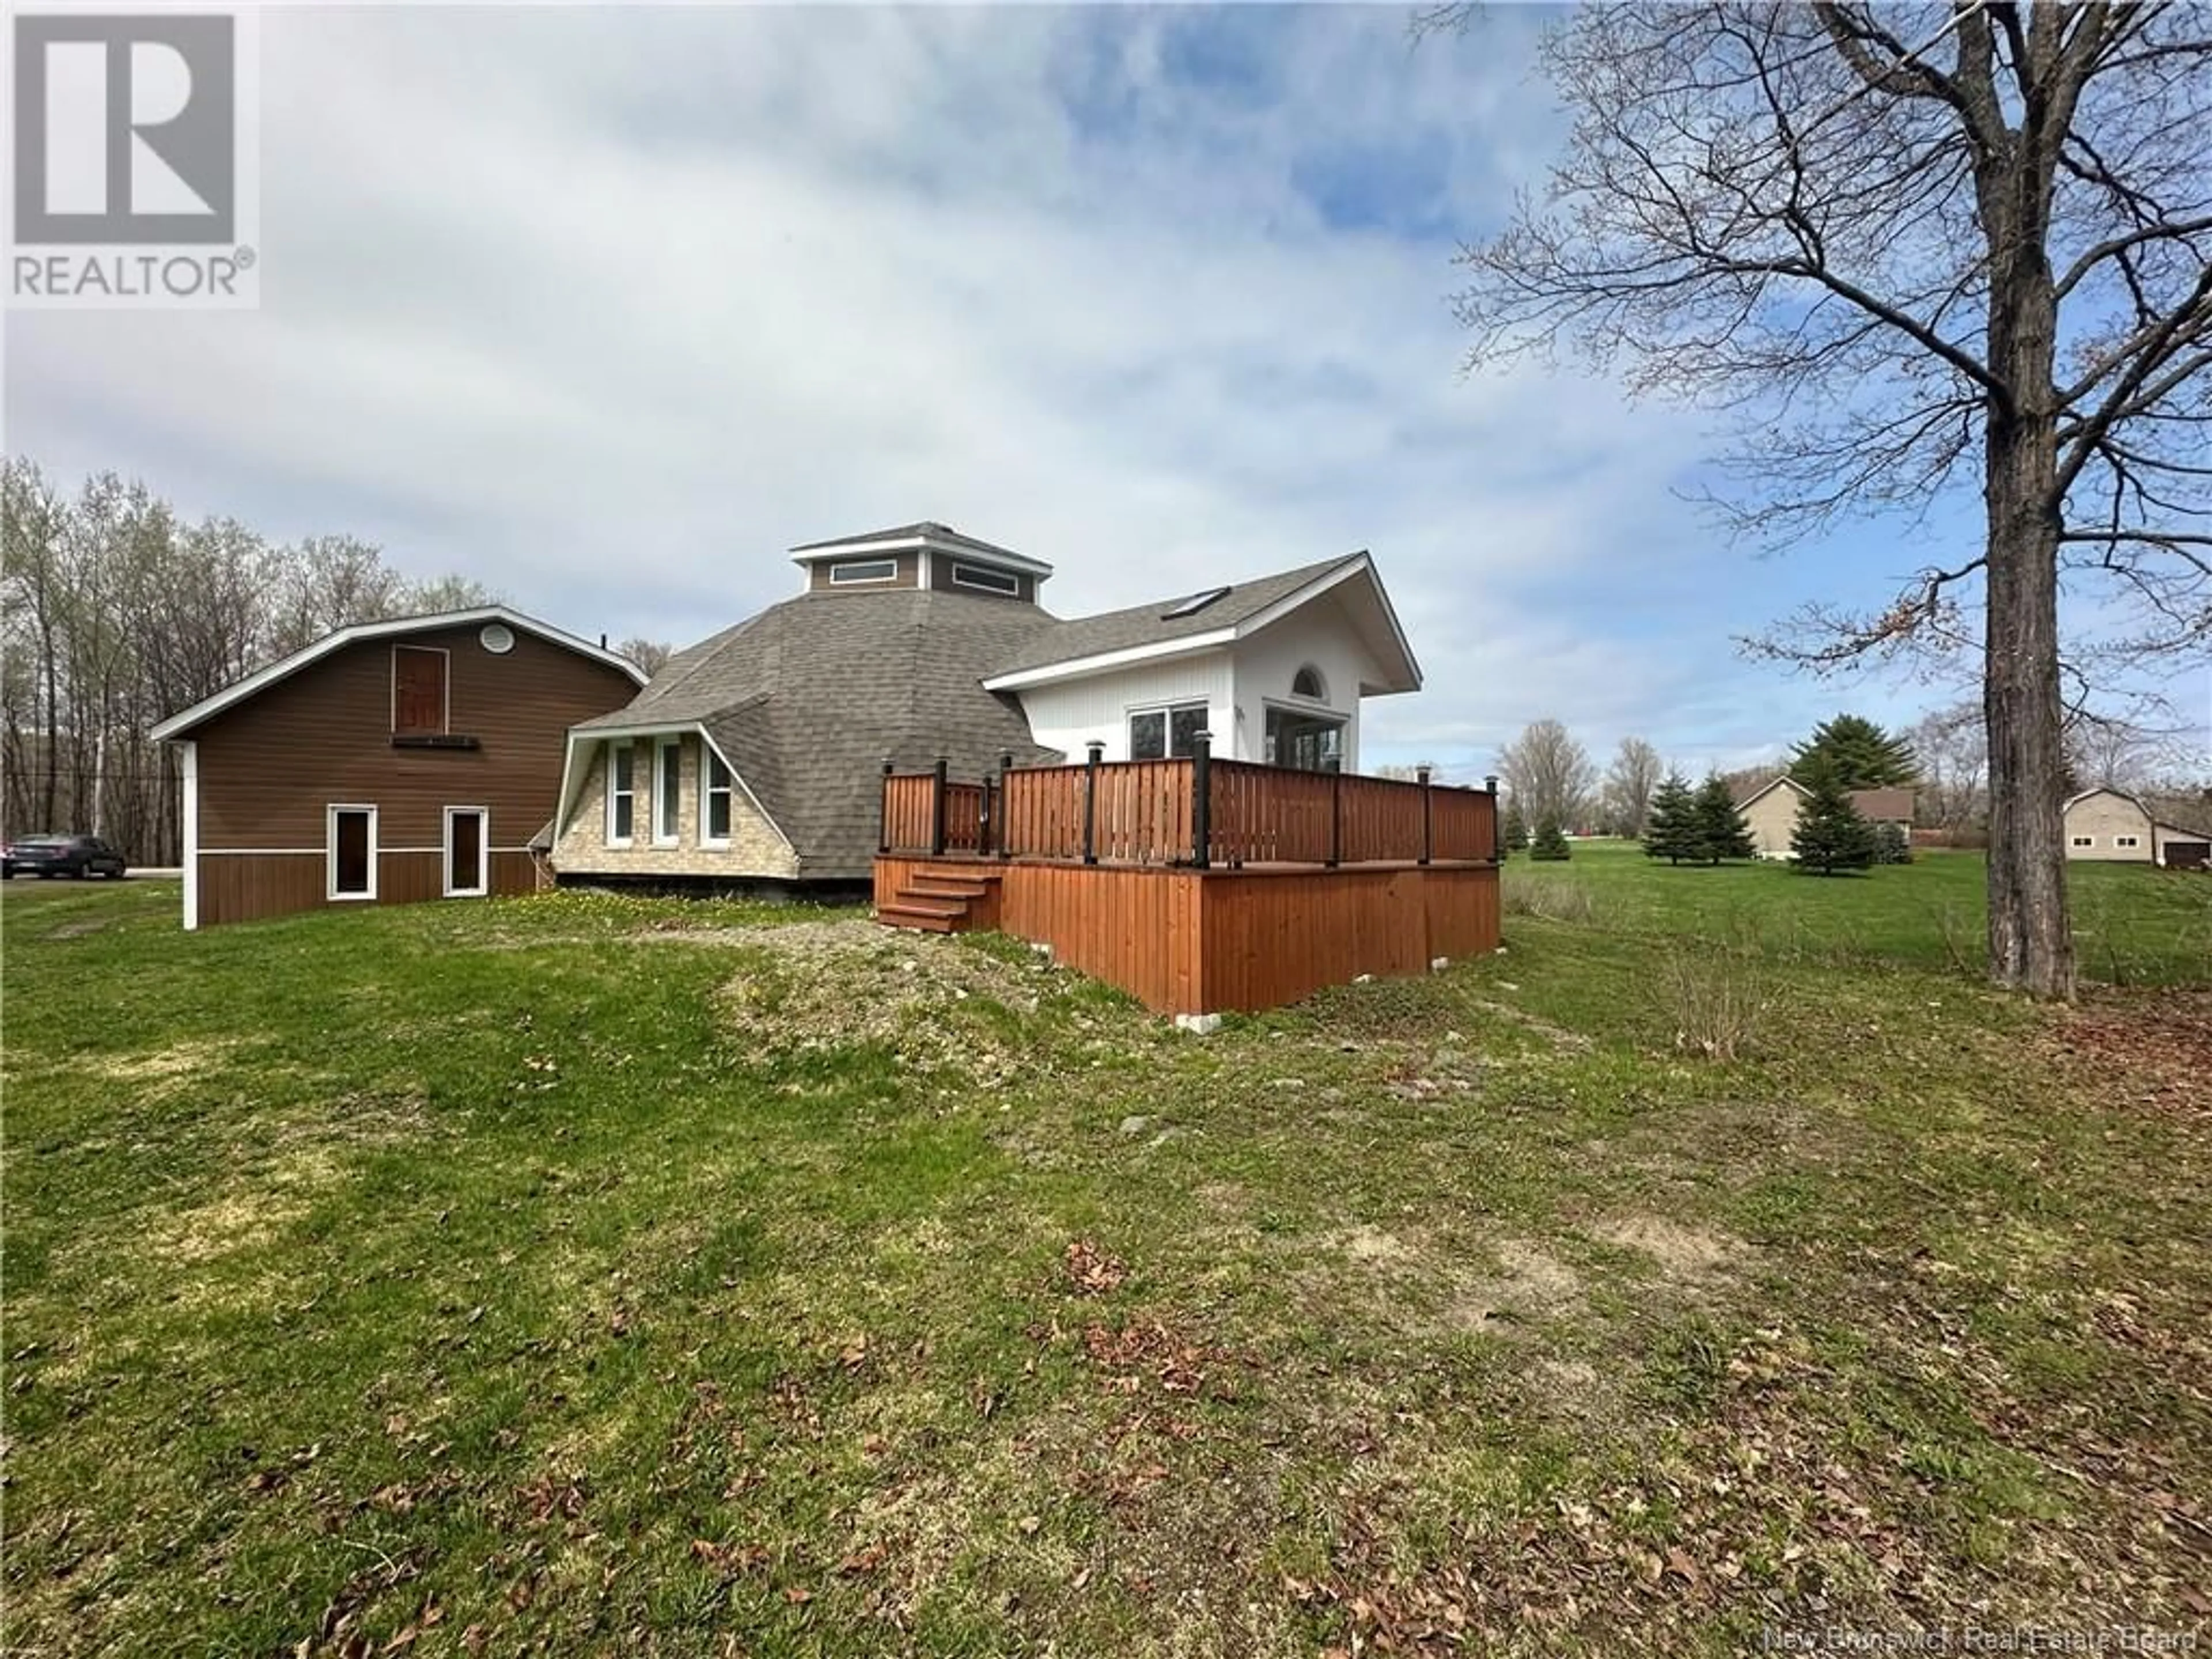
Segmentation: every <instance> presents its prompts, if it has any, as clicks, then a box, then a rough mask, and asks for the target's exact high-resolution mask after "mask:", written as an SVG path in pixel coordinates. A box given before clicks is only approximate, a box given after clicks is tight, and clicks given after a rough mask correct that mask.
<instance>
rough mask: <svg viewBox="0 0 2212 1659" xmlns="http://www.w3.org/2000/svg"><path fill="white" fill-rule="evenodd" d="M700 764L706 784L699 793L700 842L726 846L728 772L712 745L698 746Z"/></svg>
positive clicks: (728, 807) (727, 834) (729, 790)
mask: <svg viewBox="0 0 2212 1659" xmlns="http://www.w3.org/2000/svg"><path fill="white" fill-rule="evenodd" d="M699 753H700V765H701V769H702V772H703V773H704V774H705V782H704V784H703V786H702V787H701V790H700V793H699V839H700V840H701V841H703V842H714V843H716V844H718V845H722V846H726V845H728V844H729V839H730V795H731V789H732V779H731V776H730V769H729V768H728V767H727V766H725V765H724V764H723V763H722V757H721V756H720V755H719V754H717V753H715V751H714V747H713V745H711V744H701V745H700V750H699Z"/></svg>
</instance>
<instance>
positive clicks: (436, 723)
mask: <svg viewBox="0 0 2212 1659" xmlns="http://www.w3.org/2000/svg"><path fill="white" fill-rule="evenodd" d="M445 729H446V653H444V652H443V651H436V650H432V649H430V648H429V647H426V646H420V645H395V646H393V647H392V735H393V736H395V737H427V736H433V735H435V734H436V733H438V732H443V731H444V730H445Z"/></svg>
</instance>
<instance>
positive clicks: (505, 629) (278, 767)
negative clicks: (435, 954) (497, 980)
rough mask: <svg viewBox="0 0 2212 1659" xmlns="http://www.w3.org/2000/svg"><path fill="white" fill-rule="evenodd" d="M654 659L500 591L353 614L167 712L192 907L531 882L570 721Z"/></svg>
mask: <svg viewBox="0 0 2212 1659" xmlns="http://www.w3.org/2000/svg"><path fill="white" fill-rule="evenodd" d="M644 678H645V676H644V674H643V673H642V672H641V671H639V669H638V668H637V667H636V666H635V665H634V664H632V663H630V662H629V660H628V659H625V658H623V657H620V656H617V654H615V653H613V652H611V651H609V650H606V649H605V648H604V647H599V646H592V645H589V644H586V642H585V641H582V640H580V639H575V638H573V637H572V636H570V635H567V634H564V633H562V632H561V631H560V630H559V629H556V628H550V627H548V626H547V625H546V624H545V623H541V622H538V621H536V620H534V619H533V618H532V617H525V616H522V615H520V613H518V612H516V611H510V610H508V609H507V608H506V607H505V606H503V605H487V606H483V607H480V608H478V609H476V610H471V611H449V612H446V613H444V614H441V615H438V616H432V617H403V618H400V619H398V620H397V621H392V622H379V623H362V624H361V625H360V626H358V627H354V628H347V629H340V630H339V631H338V632H337V633H335V634H332V635H329V636H328V637H327V638H325V639H322V640H319V641H316V642H315V643H314V644H313V645H311V646H308V647H306V648H305V649H304V650H301V651H296V652H295V653H293V654H292V655H290V656H289V657H286V658H284V659H283V660H282V661H280V662H275V663H271V664H270V665H269V666H268V667H266V668H264V669H263V670H261V671H259V672H258V673H256V674H252V675H249V676H247V677H246V678H245V679H242V680H240V681H239V682H238V683H237V684H235V685H233V686H231V687H229V688H228V689H227V690H222V691H220V692H217V693H216V695H215V696H212V697H210V698H208V699H207V700H206V701H204V702H199V703H196V704H194V705H193V706H192V707H191V708H187V709H185V711H184V712H183V713H182V714H174V715H172V716H171V717H170V718H169V719H167V720H164V721H162V722H161V724H160V725H159V726H155V728H154V730H153V732H152V734H151V735H152V736H153V737H154V738H157V739H161V740H164V741H167V742H173V743H175V744H178V745H179V748H180V749H182V750H183V751H184V753H183V757H184V767H183V770H184V785H185V803H184V818H185V858H184V873H185V907H184V908H185V927H188V928H191V927H199V926H201V925H202V924H203V923H208V924H212V923H215V922H223V921H245V920H247V919H249V918H252V917H257V916H272V915H283V914H284V913H286V912H289V911H294V910H307V909H313V908H318V907H319V906H322V905H326V904H346V903H382V904H396V903H405V902H410V901H413V900H417V899H432V898H438V897H441V896H443V897H447V898H471V897H481V896H484V895H487V894H492V893H521V892H528V891H529V890H531V889H532V887H533V886H534V885H535V884H536V877H535V872H534V869H533V867H532V857H531V854H530V851H529V842H530V838H531V836H532V833H533V832H534V831H536V830H537V829H538V826H540V825H541V824H543V823H545V821H546V820H547V818H548V817H550V816H551V814H552V811H553V808H554V803H555V800H556V797H557V795H558V793H559V789H560V782H561V757H562V740H563V736H564V734H565V733H566V732H567V731H568V727H569V726H573V725H574V724H575V723H576V722H577V721H578V720H585V719H588V718H589V717H590V716H592V715H593V714H600V713H603V712H604V711H605V710H606V709H609V708H615V707H617V706H618V705H620V704H622V703H623V702H627V701H628V700H629V698H631V697H633V696H635V695H636V694H637V689H638V685H639V683H640V682H641V681H642V680H643V679H644Z"/></svg>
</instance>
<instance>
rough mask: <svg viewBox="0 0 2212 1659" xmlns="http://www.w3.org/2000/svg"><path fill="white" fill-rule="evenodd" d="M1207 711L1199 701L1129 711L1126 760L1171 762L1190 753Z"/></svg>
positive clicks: (1203, 724) (1202, 727) (1201, 729)
mask: <svg viewBox="0 0 2212 1659" xmlns="http://www.w3.org/2000/svg"><path fill="white" fill-rule="evenodd" d="M1205 730H1206V705H1205V704H1204V703H1202V702H1177V703H1170V704H1169V705H1168V706H1167V707H1166V708H1138V709H1133V710H1131V711H1130V714H1129V758H1130V759H1131V760H1173V759H1177V758H1180V757H1182V756H1185V755H1188V754H1189V753H1190V752H1191V748H1192V739H1194V738H1196V737H1197V736H1198V734H1199V733H1200V732H1203V731H1205Z"/></svg>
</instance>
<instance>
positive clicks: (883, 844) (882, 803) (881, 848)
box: [876, 755, 891, 853]
mask: <svg viewBox="0 0 2212 1659" xmlns="http://www.w3.org/2000/svg"><path fill="white" fill-rule="evenodd" d="M890 850H891V757H890V756H889V755H886V756H884V781H883V784H882V786H881V787H880V788H879V789H878V792H877V794H876V851H878V853H888V852H890Z"/></svg>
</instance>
